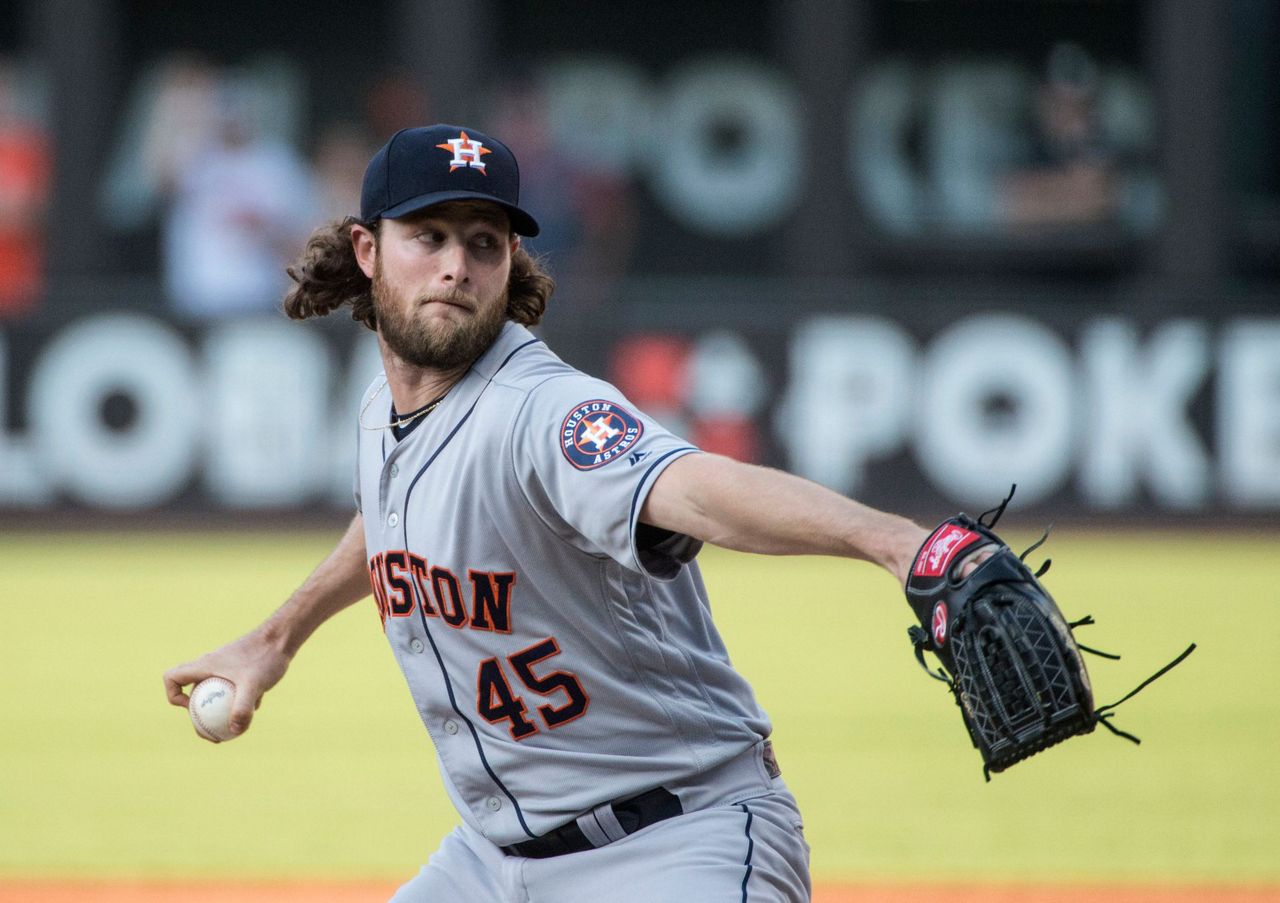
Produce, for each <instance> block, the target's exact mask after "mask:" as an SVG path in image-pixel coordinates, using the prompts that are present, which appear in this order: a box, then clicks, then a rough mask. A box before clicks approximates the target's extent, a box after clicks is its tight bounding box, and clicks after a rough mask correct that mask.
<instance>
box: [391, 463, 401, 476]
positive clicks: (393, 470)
mask: <svg viewBox="0 0 1280 903" xmlns="http://www.w3.org/2000/svg"><path fill="white" fill-rule="evenodd" d="M398 476H400V465H398V464H392V465H391V478H392V479H393V480H394V479H395V478H396V477H398Z"/></svg>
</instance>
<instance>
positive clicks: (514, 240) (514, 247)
mask: <svg viewBox="0 0 1280 903" xmlns="http://www.w3.org/2000/svg"><path fill="white" fill-rule="evenodd" d="M518 250H520V236H519V235H516V234H515V233H514V232H512V233H511V253H512V254H514V253H515V252H516V251H518Z"/></svg>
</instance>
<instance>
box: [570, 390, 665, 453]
mask: <svg viewBox="0 0 1280 903" xmlns="http://www.w3.org/2000/svg"><path fill="white" fill-rule="evenodd" d="M643 432H644V424H642V423H641V422H640V421H639V420H638V419H636V417H635V416H634V415H633V414H632V413H631V412H630V411H628V410H626V409H625V408H622V407H619V406H618V405H616V404H614V403H613V402H611V401H604V400H602V399H595V400H592V401H584V402H583V403H582V404H580V405H578V406H577V407H575V408H574V409H573V410H572V411H570V412H569V414H568V415H567V416H566V417H565V418H564V422H563V423H562V424H561V425H560V449H561V451H563V452H564V456H565V458H567V459H568V461H569V463H570V464H572V465H573V466H574V467H576V468H577V469H578V470H595V469H596V468H597V467H601V466H603V465H605V464H608V463H609V462H610V461H613V460H614V459H616V458H620V457H622V456H623V455H624V454H625V453H626V452H627V451H628V450H629V449H630V448H631V446H633V445H635V444H636V440H637V439H639V438H640V434H641V433H643Z"/></svg>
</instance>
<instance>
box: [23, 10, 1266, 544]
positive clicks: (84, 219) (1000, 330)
mask: <svg viewBox="0 0 1280 903" xmlns="http://www.w3.org/2000/svg"><path fill="white" fill-rule="evenodd" d="M0 21H4V22H5V23H6V24H8V25H9V26H11V27H8V28H5V29H0V185H4V186H5V188H6V191H7V192H9V193H8V194H5V195H4V201H5V203H3V204H0V514H3V513H9V512H12V513H23V512H35V513H37V514H39V513H41V512H47V511H62V510H72V511H76V510H80V509H89V510H103V511H124V512H146V511H151V510H156V509H166V510H167V509H176V510H184V511H197V512H199V511H219V510H230V511H236V512H251V511H261V512H267V513H271V512H279V511H296V510H299V509H317V510H332V511H334V512H338V511H341V510H345V509H347V508H348V507H349V505H350V471H351V462H350V455H351V446H352V442H351V437H352V434H353V432H354V429H355V427H354V424H353V412H354V409H355V406H356V403H357V399H358V397H359V394H360V391H361V390H362V388H363V387H364V386H365V385H367V383H368V380H369V379H371V378H372V375H373V374H374V373H376V370H377V362H376V354H375V353H374V349H373V345H372V342H371V341H370V338H369V337H368V336H367V335H365V334H364V333H363V331H362V330H361V329H360V328H359V327H357V326H353V325H352V324H351V323H350V322H349V321H345V320H344V318H342V317H336V318H333V319H334V320H335V322H333V323H327V322H326V323H320V324H307V325H296V324H289V323H287V322H286V321H284V320H283V318H282V317H281V316H280V315H279V314H278V313H276V312H275V311H274V309H273V308H274V306H275V305H276V300H275V299H277V298H278V297H279V294H280V292H281V290H283V288H284V287H285V286H286V284H287V283H286V281H285V279H284V277H283V266H284V264H285V262H287V261H288V260H290V259H292V256H293V254H294V253H296V251H297V249H298V247H299V246H300V245H301V243H302V240H303V239H304V238H305V235H306V233H307V231H309V229H310V227H311V226H312V225H314V224H316V223H318V222H321V221H323V220H325V219H327V218H330V217H333V216H339V215H342V214H345V213H348V212H351V211H352V210H354V208H355V206H356V205H357V204H358V193H359V173H360V169H361V167H362V166H363V163H364V161H365V160H367V158H368V155H369V153H371V152H372V150H373V149H374V148H376V147H377V146H378V145H379V144H381V143H382V142H383V141H385V140H386V138H387V137H388V136H389V135H390V134H391V133H393V132H394V130H395V129H397V128H400V127H403V126H408V125H417V124H421V123H422V122H424V121H432V120H434V121H453V122H462V123H474V124H476V125H477V126H479V127H481V128H482V129H484V130H486V131H489V132H491V133H493V134H495V135H498V136H501V137H503V138H504V139H505V140H506V141H507V142H508V143H509V144H510V145H512V146H513V148H514V149H515V150H516V152H517V154H518V156H519V158H520V160H521V169H522V179H523V185H522V191H523V197H522V201H523V203H524V204H525V205H526V206H527V207H528V208H529V209H531V210H532V211H534V213H535V214H536V215H537V216H538V218H539V220H540V221H541V222H542V224H543V227H544V229H543V233H542V234H541V235H539V236H538V237H537V238H536V239H534V240H532V241H530V242H528V245H529V246H530V247H531V248H532V250H534V251H535V252H536V253H538V254H540V255H543V256H544V257H545V259H546V260H547V262H548V264H549V266H550V268H551V270H552V272H553V273H554V274H555V275H556V276H557V278H558V280H559V289H558V292H557V295H556V297H555V299H554V300H553V303H552V307H551V310H550V313H549V315H548V318H547V321H546V324H545V327H544V335H545V337H546V338H547V340H548V342H549V343H550V344H551V346H552V347H553V348H554V349H556V350H557V351H558V352H560V353H561V354H562V355H563V356H564V357H566V358H567V359H568V360H570V361H571V362H573V363H575V364H578V365H580V366H582V367H584V368H585V369H588V370H590V371H592V372H595V373H599V374H600V375H602V376H605V377H606V378H608V379H610V380H612V381H614V382H615V383H616V384H617V385H618V386H619V387H620V388H621V389H622V391H623V392H624V393H625V394H626V395H627V396H628V397H629V398H630V399H631V400H632V401H633V402H634V403H635V404H637V405H639V406H641V407H643V408H645V409H646V410H648V411H650V412H651V413H653V414H655V415H656V416H658V417H659V418H660V419H662V420H663V421H664V422H665V423H667V424H669V425H670V426H671V427H672V428H673V429H675V430H676V431H678V432H680V433H683V434H685V435H687V436H688V437H689V438H690V439H691V440H692V441H694V442H696V443H698V444H699V445H701V446H703V447H705V448H708V449H710V450H715V451H722V452H724V453H727V454H731V455H734V456H736V457H739V458H742V459H745V460H752V461H759V462H762V463H767V464H771V465H775V466H781V467H785V468H787V469H790V470H793V471H795V472H798V473H801V474H804V475H806V476H810V477H812V478H814V479H817V480H819V481H821V482H823V483H826V484H827V485H830V486H832V487H833V488H836V489H838V490H840V491H842V492H847V493H851V494H856V495H857V496H858V497H860V498H862V499H864V500H866V501H868V502H870V503H872V504H875V505H880V506H884V507H890V508H894V509H897V510H902V511H904V512H906V513H910V514H918V515H922V516H923V515H928V516H935V515H936V514H937V512H938V511H939V510H949V509H952V508H954V507H955V506H957V505H962V506H965V507H966V508H970V509H982V508H986V507H989V506H990V505H991V504H994V502H995V501H997V500H998V499H999V498H1000V497H1003V494H1004V493H1005V491H1007V487H1008V485H1009V484H1010V483H1012V482H1015V481H1016V482H1017V483H1018V484H1019V504H1020V505H1022V506H1024V510H1026V508H1028V507H1032V506H1034V508H1035V509H1036V510H1038V511H1041V512H1043V513H1046V514H1051V515H1054V516H1057V515H1064V516H1082V517H1088V518H1090V519H1094V520H1096V519H1100V518H1112V519H1115V520H1119V519H1133V518H1139V519H1146V518H1156V519H1159V520H1161V521H1163V520H1167V519H1170V518H1174V519H1177V518H1184V519H1185V520H1187V521H1188V522H1194V521H1196V520H1197V519H1198V518H1200V517H1203V516H1205V515H1206V514H1208V515H1213V516H1215V517H1220V518H1230V519H1233V520H1236V519H1248V520H1250V521H1255V522H1265V523H1274V522H1275V520H1276V516H1277V514H1280V168H1278V167H1276V165H1275V161H1276V160H1277V159H1280V50H1277V48H1278V47H1280V4H1277V3H1275V2H1274V0H1224V2H1222V3H1212V4H1210V3H1203V2H1201V0H1109V2H1107V3H1097V2H1093V0H1044V2H1037V0H1017V2H1014V0H966V2H965V3H956V2H954V0H859V2H847V0H705V2H701V3H698V4H694V5H692V6H691V5H690V4H687V3H680V2H677V0H655V2H653V3H649V4H644V5H634V4H630V5H629V4H599V3H590V2H586V0H565V2H561V3H556V4H544V3H537V2H535V0H505V2H498V0H467V2H462V0H370V2H369V3H366V4H362V6H361V10H360V12H359V14H358V15H357V14H353V12H352V10H351V8H350V5H349V4H345V3H342V2H340V0H311V2H309V3H307V4H305V5H304V4H292V3H284V4H273V5H270V6H264V5H262V4H259V3H255V2H252V0H227V2H226V3H224V4H220V5H219V6H218V7H201V8H199V9H195V8H179V7H176V6H173V5H171V4H155V3H150V2H146V0H112V2H106V3H101V4H92V5H91V7H89V8H81V6H80V5H78V4H77V3H76V2H75V0H0ZM6 141H8V142H9V143H8V144H6ZM15 148H17V149H18V150H20V151H21V153H16V152H15V151H14V149H15ZM41 148H43V152H44V157H43V158H41V157H40V156H39V153H40V149H41ZM22 160H26V161H27V163H26V164H23V163H21V162H20V161H22ZM245 160H248V161H250V163H245V162H244V161H245ZM15 161H18V162H15ZM32 161H34V163H33V162H32ZM41 161H43V164H42V165H43V166H47V168H48V174H49V175H48V179H47V184H45V183H44V182H42V180H41V178H39V175H40V173H41V172H43V171H44V170H43V169H42V166H41V165H36V164H40V163H41ZM250 164H252V165H250ZM24 167H25V168H24ZM237 167H239V168H237ZM24 178H25V180H24ZM285 185H287V190H282V186H285ZM16 187H21V188H22V191H17V190H15V188H16ZM19 195H21V196H22V200H23V203H24V204H25V206H20V205H18V204H16V203H15V201H14V199H15V198H16V197H18V196H19ZM14 211H19V212H17V213H15V212H14ZM6 230H7V231H6ZM14 249H17V250H14ZM6 254H9V255H10V256H11V257H13V255H17V256H16V257H13V259H11V260H9V261H8V262H9V263H13V261H14V260H17V261H18V262H19V263H22V264H23V265H24V266H26V267H27V269H25V270H23V272H24V273H25V274H26V279H27V281H26V282H24V283H23V286H24V291H26V294H25V295H22V296H21V297H19V295H18V294H17V293H16V286H17V281H16V277H12V274H11V272H10V270H6V269H5V263H6V260H5V255H6ZM272 255H274V257H272ZM37 259H38V260H39V262H40V263H41V268H40V273H41V275H42V281H41V282H40V283H39V285H38V286H37V288H38V294H36V295H32V294H31V293H30V291H29V290H30V288H31V286H32V284H33V283H31V281H30V280H31V277H32V272H33V271H32V270H31V268H30V264H31V263H32V261H33V260H37ZM6 280H8V281H6ZM6 291H8V293H9V296H8V297H9V300H8V301H6ZM251 292H252V293H253V297H252V298H250V293H251ZM15 299H17V300H15ZM197 299H204V300H200V301H198V302H197ZM6 304H7V306H6Z"/></svg>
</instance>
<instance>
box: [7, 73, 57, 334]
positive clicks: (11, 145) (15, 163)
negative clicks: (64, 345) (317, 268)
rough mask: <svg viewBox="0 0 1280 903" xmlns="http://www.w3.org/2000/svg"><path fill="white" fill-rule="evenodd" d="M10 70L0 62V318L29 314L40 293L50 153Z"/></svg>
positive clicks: (47, 144) (38, 125) (46, 139)
mask: <svg viewBox="0 0 1280 903" xmlns="http://www.w3.org/2000/svg"><path fill="white" fill-rule="evenodd" d="M23 95H24V91H23V90H22V84H21V79H20V77H19V72H18V69H17V67H16V66H14V65H13V64H12V63H10V62H8V61H6V60H3V59H0V318H9V317H15V316H19V315H21V314H24V313H26V312H28V311H30V310H31V308H32V307H33V306H34V304H35V302H36V300H37V298H38V297H39V295H40V292H41V290H42V288H43V281H44V280H43V275H44V274H43V269H44V267H43V264H44V215H45V209H46V205H47V204H48V201H49V179H50V170H51V163H50V148H49V141H48V137H47V136H46V134H45V131H44V129H43V127H42V126H41V125H40V123H39V119H38V117H37V116H36V115H35V114H34V113H33V112H32V111H31V110H30V109H29V107H30V106H31V103H30V99H29V97H24V96H23Z"/></svg>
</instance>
